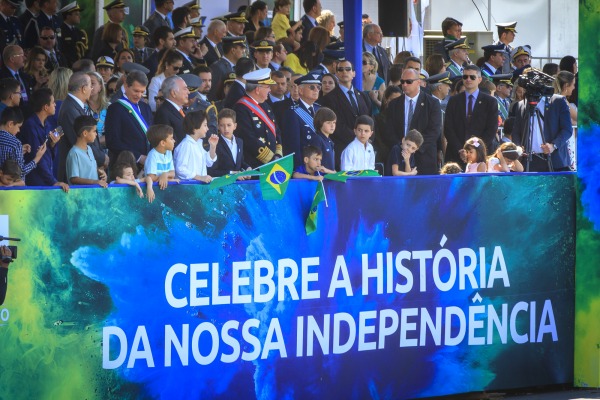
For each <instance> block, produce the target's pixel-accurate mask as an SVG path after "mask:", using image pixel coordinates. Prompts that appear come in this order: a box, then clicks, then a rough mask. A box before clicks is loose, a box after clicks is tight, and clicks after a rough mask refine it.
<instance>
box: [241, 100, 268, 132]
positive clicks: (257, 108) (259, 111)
mask: <svg viewBox="0 0 600 400" xmlns="http://www.w3.org/2000/svg"><path fill="white" fill-rule="evenodd" d="M238 103H240V104H243V105H245V106H246V107H248V108H249V109H250V111H252V113H253V114H255V115H256V116H258V118H260V119H261V121H262V122H264V123H265V125H266V126H267V128H269V129H270V130H271V132H272V133H273V136H275V137H277V128H276V127H275V123H274V122H273V120H271V118H269V116H268V115H267V113H266V112H265V110H263V109H262V107H261V106H259V105H258V104H256V103H255V102H254V101H252V100H250V99H249V98H248V97H242V98H241V99H240V100H239V101H238Z"/></svg>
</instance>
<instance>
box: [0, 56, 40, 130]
mask: <svg viewBox="0 0 600 400" xmlns="http://www.w3.org/2000/svg"><path fill="white" fill-rule="evenodd" d="M2 61H3V63H4V65H2V67H0V79H2V78H13V79H16V80H17V81H19V83H20V84H21V102H20V104H19V106H20V107H21V110H22V111H23V115H24V116H25V118H27V117H29V114H30V112H29V107H28V104H29V98H30V97H31V93H32V92H33V86H34V85H35V80H34V79H33V77H32V76H30V75H28V74H26V73H25V72H23V66H24V65H25V53H24V52H23V49H22V48H21V47H20V46H17V45H9V46H6V48H5V49H4V52H3V53H2Z"/></svg>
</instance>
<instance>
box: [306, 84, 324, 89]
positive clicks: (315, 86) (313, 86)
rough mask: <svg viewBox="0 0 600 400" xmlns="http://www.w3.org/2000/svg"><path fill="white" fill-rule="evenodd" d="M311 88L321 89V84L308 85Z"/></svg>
mask: <svg viewBox="0 0 600 400" xmlns="http://www.w3.org/2000/svg"><path fill="white" fill-rule="evenodd" d="M307 87H308V88H309V89H310V90H321V85H308V86H307Z"/></svg>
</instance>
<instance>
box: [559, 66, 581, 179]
mask: <svg viewBox="0 0 600 400" xmlns="http://www.w3.org/2000/svg"><path fill="white" fill-rule="evenodd" d="M575 68H577V67H575ZM573 89H575V74H573V73H572V72H569V71H559V73H558V74H556V79H555V80H554V93H556V94H560V95H561V96H564V100H565V102H566V103H567V106H569V112H570V114H571V125H573V126H574V127H575V128H574V129H573V135H571V137H570V138H569V141H568V142H567V149H568V150H569V157H570V158H571V169H572V170H576V169H577V106H576V105H575V104H574V103H571V102H569V96H571V94H573Z"/></svg>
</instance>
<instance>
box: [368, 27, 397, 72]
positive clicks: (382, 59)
mask: <svg viewBox="0 0 600 400" xmlns="http://www.w3.org/2000/svg"><path fill="white" fill-rule="evenodd" d="M382 39H383V32H382V31H381V28H380V27H379V25H377V24H368V25H365V27H364V28H363V51H367V52H369V53H372V54H373V55H374V56H375V59H376V60H377V65H378V66H377V75H379V76H380V77H381V78H382V79H383V80H384V81H385V83H386V84H387V83H388V72H389V70H390V66H391V65H392V63H391V62H390V57H389V56H388V54H387V52H386V51H385V50H384V48H383V47H381V40H382Z"/></svg>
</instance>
